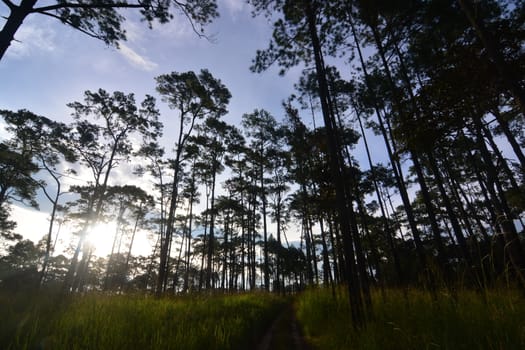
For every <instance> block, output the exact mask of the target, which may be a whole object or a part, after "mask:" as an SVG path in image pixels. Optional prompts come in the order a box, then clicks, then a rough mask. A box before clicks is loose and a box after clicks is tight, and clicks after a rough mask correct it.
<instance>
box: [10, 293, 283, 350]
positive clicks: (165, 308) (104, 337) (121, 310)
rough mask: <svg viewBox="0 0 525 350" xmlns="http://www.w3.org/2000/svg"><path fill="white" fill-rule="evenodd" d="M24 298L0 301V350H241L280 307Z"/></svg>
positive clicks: (254, 297)
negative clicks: (40, 349)
mask: <svg viewBox="0 0 525 350" xmlns="http://www.w3.org/2000/svg"><path fill="white" fill-rule="evenodd" d="M27 298H28V296H22V295H18V296H17V297H13V296H10V295H5V294H4V295H0V307H1V308H2V310H3V311H2V313H3V318H4V320H9V322H2V324H1V325H0V347H1V348H2V349H28V348H35V347H40V348H43V349H68V350H69V349H237V348H239V349H244V348H249V347H250V345H252V344H253V343H254V342H255V341H256V340H257V339H259V338H260V337H261V336H262V334H263V333H264V330H265V329H266V328H267V327H268V326H269V324H270V322H271V321H272V319H273V318H275V316H276V315H277V313H278V312H279V310H280V309H281V308H282V306H283V305H284V300H283V299H281V298H279V297H276V296H272V295H269V294H239V295H231V296H206V297H198V296H192V297H184V298H175V299H154V298H148V297H143V296H106V295H96V294H91V295H87V296H84V297H73V298H71V299H68V300H60V301H59V300H57V296H56V295H48V296H42V295H40V296H39V297H38V298H35V296H30V297H29V300H30V302H29V303H28V302H27V300H28V299H27Z"/></svg>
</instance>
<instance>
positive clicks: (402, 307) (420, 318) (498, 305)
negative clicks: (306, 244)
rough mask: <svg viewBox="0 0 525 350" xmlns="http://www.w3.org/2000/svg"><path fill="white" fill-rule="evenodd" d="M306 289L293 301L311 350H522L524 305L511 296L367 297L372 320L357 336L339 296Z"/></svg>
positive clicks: (414, 293) (503, 292)
mask: <svg viewBox="0 0 525 350" xmlns="http://www.w3.org/2000/svg"><path fill="white" fill-rule="evenodd" d="M339 293H340V296H339V297H338V298H337V299H334V298H333V297H332V294H331V290H324V289H318V290H309V291H306V292H305V293H303V294H301V295H300V296H299V297H298V298H297V300H296V308H297V317H298V320H299V322H300V323H301V324H302V325H303V330H304V332H305V335H306V337H307V339H308V341H309V342H311V343H312V345H314V347H315V348H317V349H331V350H332V349H333V350H337V349H352V350H361V349H370V350H371V349H392V350H396V349H403V350H406V349H418V350H419V349H451V350H452V349H453V350H460V349H469V350H470V349H502V350H503V349H505V350H507V349H525V300H524V298H523V296H522V295H520V294H519V293H518V292H516V291H508V290H497V291H490V292H487V293H486V294H485V295H480V294H477V293H475V292H472V291H461V292H458V294H457V295H456V296H454V297H452V296H451V295H449V294H446V293H441V294H439V296H438V298H437V300H434V299H433V298H432V297H431V295H430V293H427V292H423V291H417V290H410V291H408V295H407V297H408V298H405V297H404V295H403V292H402V291H398V290H390V291H387V297H386V298H384V299H383V298H381V296H380V295H379V293H375V294H374V295H373V301H374V303H373V304H374V312H373V318H372V319H371V320H369V322H368V324H367V326H366V327H365V328H363V329H360V330H358V331H356V330H354V329H353V327H352V325H351V319H350V308H349V304H348V301H347V300H348V299H347V297H346V294H345V293H344V292H343V291H339Z"/></svg>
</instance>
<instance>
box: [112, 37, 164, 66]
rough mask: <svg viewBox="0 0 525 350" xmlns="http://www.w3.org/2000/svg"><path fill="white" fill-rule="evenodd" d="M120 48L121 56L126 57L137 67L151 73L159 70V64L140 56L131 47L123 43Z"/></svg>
mask: <svg viewBox="0 0 525 350" xmlns="http://www.w3.org/2000/svg"><path fill="white" fill-rule="evenodd" d="M119 46H120V49H119V52H120V53H121V55H122V56H124V58H125V59H126V60H127V61H128V62H129V63H131V64H132V65H134V66H135V67H137V68H139V69H142V70H145V71H151V70H154V69H155V68H157V66H158V65H157V63H155V62H153V61H151V60H149V59H148V58H147V57H144V56H141V55H139V54H138V53H137V52H135V51H134V50H133V49H131V48H130V47H129V46H127V45H125V44H123V43H120V44H119Z"/></svg>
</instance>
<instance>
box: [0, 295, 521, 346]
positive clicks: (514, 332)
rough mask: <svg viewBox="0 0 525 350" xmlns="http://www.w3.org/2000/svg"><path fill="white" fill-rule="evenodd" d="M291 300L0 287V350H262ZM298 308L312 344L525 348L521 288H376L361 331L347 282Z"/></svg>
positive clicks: (299, 300)
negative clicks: (1, 290)
mask: <svg viewBox="0 0 525 350" xmlns="http://www.w3.org/2000/svg"><path fill="white" fill-rule="evenodd" d="M334 295H335V298H334ZM290 302H291V299H290V298H283V297H279V296H276V295H272V294H268V293H246V294H229V295H220V294H217V295H210V294H202V295H191V296H178V297H165V298H160V299H157V298H154V297H151V296H144V295H125V296H124V295H105V294H98V293H88V294H85V295H72V296H67V297H63V296H60V295H59V294H52V293H51V294H48V293H45V292H40V293H38V294H30V293H18V294H16V295H13V294H7V293H0V310H1V316H2V322H1V323H0V349H58V350H60V349H185V350H186V349H190V350H191V349H255V348H256V347H257V344H258V343H259V342H260V341H261V339H262V338H263V335H265V333H266V332H267V331H268V329H269V328H270V326H271V325H272V322H273V321H274V320H278V321H277V322H276V323H275V324H274V326H273V327H272V328H276V329H275V330H274V333H275V334H274V337H275V340H274V342H275V343H276V344H277V343H278V345H279V346H280V347H278V348H283V349H285V348H287V347H286V346H288V345H290V346H292V341H291V338H290V334H284V333H289V329H290V328H289V326H290V325H289V324H288V323H291V322H292V320H291V319H290V317H291V316H290V315H291V313H290V314H288V313H287V312H283V310H287V309H288V308H289V307H290ZM293 307H294V310H295V313H296V317H297V320H298V323H299V327H300V328H301V330H302V333H303V334H304V336H305V339H306V341H307V342H308V343H309V344H310V348H311V349H319V350H324V349H330V350H339V349H352V350H361V349H367V350H372V349H388V350H397V349H399V350H401V349H403V350H406V349H414V350H416V349H418V350H419V349H451V350H452V349H453V350H456V349H457V350H461V349H469V350H470V349H505V350H507V349H525V317H524V315H525V300H524V299H523V296H522V295H521V294H520V293H518V292H517V291H515V290H506V289H499V290H493V291H488V292H485V293H482V294H481V293H477V292H474V291H469V290H462V291H458V292H457V293H455V294H454V295H451V294H449V293H447V292H445V291H443V292H440V293H438V294H437V295H435V294H434V295H432V294H430V293H428V292H426V291H422V290H416V289H411V290H395V289H389V290H387V292H386V293H385V294H382V293H380V292H379V291H375V292H374V293H373V313H372V316H370V317H369V319H368V321H367V325H366V326H365V327H364V328H361V329H354V328H353V327H352V323H351V319H350V308H349V304H348V298H347V295H346V292H345V290H344V289H343V288H337V289H334V290H332V289H322V288H313V289H309V290H306V291H305V292H302V293H300V294H297V295H295V296H294V298H293ZM283 315H284V316H283ZM279 316H280V317H279ZM272 344H274V343H272ZM286 344H288V345H286ZM281 345H282V346H281ZM285 345H286V346H285ZM290 349H291V348H290Z"/></svg>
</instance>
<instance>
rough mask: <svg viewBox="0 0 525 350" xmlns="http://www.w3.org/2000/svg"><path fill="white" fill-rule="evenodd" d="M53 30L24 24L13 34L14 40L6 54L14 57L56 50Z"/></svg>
mask: <svg viewBox="0 0 525 350" xmlns="http://www.w3.org/2000/svg"><path fill="white" fill-rule="evenodd" d="M55 34H56V33H55V31H54V30H53V29H51V28H50V27H46V26H42V27H35V26H32V25H28V24H24V25H23V26H21V27H20V29H19V30H18V31H17V32H16V34H15V40H13V41H12V42H11V46H10V47H9V50H8V51H7V55H9V56H11V57H15V58H20V57H27V56H30V55H32V54H34V53H37V52H46V53H49V52H53V51H55V50H56V48H57V46H56V45H55Z"/></svg>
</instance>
